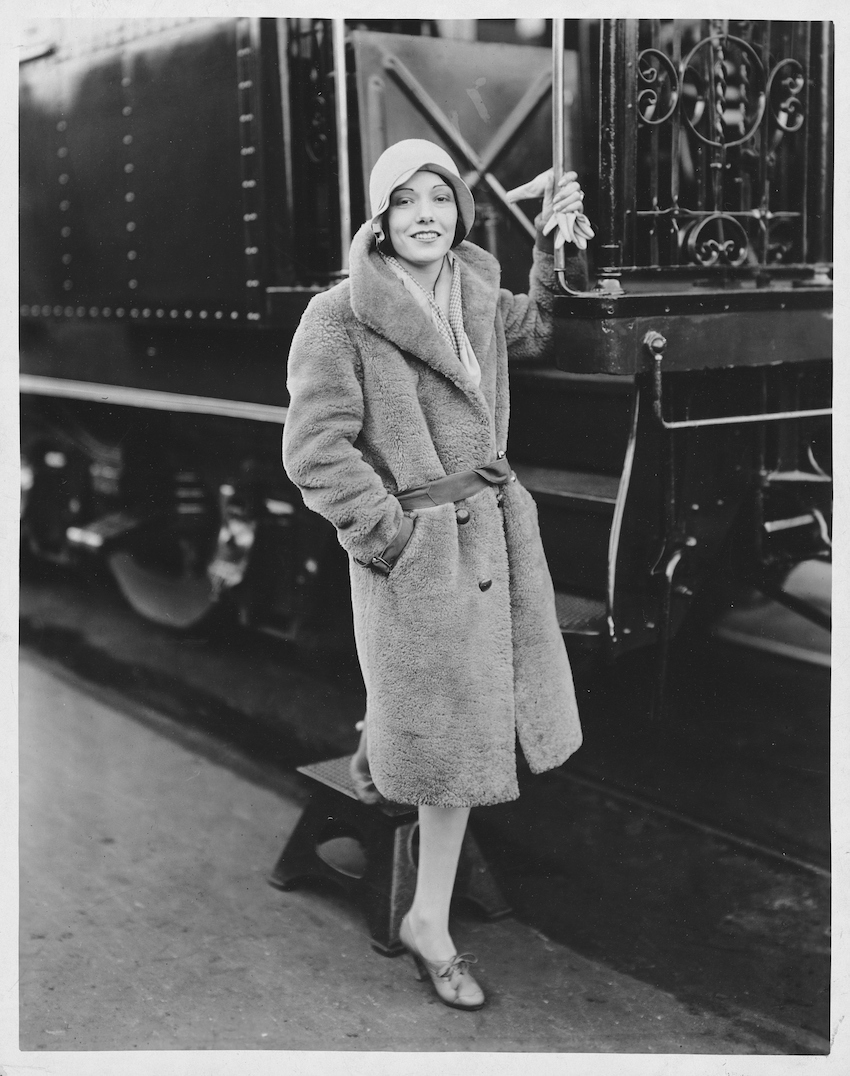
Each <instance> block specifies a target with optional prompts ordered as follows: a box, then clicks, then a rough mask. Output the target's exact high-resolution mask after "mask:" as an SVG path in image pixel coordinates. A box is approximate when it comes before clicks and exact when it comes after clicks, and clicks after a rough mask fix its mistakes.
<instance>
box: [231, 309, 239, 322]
mask: <svg viewBox="0 0 850 1076" xmlns="http://www.w3.org/2000/svg"><path fill="white" fill-rule="evenodd" d="M230 317H231V318H232V320H233V321H235V320H236V319H237V318H238V317H239V314H238V313H237V311H235V310H231V311H230Z"/></svg>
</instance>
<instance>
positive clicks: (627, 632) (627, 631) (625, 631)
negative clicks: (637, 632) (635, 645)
mask: <svg viewBox="0 0 850 1076" xmlns="http://www.w3.org/2000/svg"><path fill="white" fill-rule="evenodd" d="M631 634H632V629H631V628H623V635H631Z"/></svg>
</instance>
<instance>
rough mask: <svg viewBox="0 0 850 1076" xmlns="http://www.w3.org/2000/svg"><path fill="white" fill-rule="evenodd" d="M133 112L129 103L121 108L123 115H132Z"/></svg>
mask: <svg viewBox="0 0 850 1076" xmlns="http://www.w3.org/2000/svg"><path fill="white" fill-rule="evenodd" d="M132 114H133V109H132V108H131V107H130V106H129V105H124V107H123V108H122V109H121V115H122V116H131V115H132Z"/></svg>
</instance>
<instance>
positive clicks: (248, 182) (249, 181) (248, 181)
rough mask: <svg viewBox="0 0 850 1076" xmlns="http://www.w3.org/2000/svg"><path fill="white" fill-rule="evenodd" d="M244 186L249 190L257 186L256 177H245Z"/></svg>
mask: <svg viewBox="0 0 850 1076" xmlns="http://www.w3.org/2000/svg"><path fill="white" fill-rule="evenodd" d="M242 186H243V187H244V188H246V189H247V190H250V189H251V188H252V187H256V186H257V181H256V179H243V180H242Z"/></svg>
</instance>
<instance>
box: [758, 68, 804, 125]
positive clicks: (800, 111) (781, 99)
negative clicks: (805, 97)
mask: <svg viewBox="0 0 850 1076" xmlns="http://www.w3.org/2000/svg"><path fill="white" fill-rule="evenodd" d="M805 85H806V77H805V73H804V71H803V65H802V64H801V63H800V62H799V61H797V60H790V59H789V60H780V61H779V63H778V64H777V65H776V66H775V67H774V69H773V70H772V71H771V72H770V78H769V79H768V81H767V96H768V100H769V101H770V110H771V113H772V114H773V118H774V119H775V120H776V122H777V124H778V125H779V127H781V128H782V130H783V131H786V132H787V133H789V134H793V133H794V131H799V130H800V128H801V127H802V126H803V124H804V123H805V122H806V114H805V110H804V108H803V103H802V101H801V100H800V95H801V94H802V92H803V89H804V87H805Z"/></svg>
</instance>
